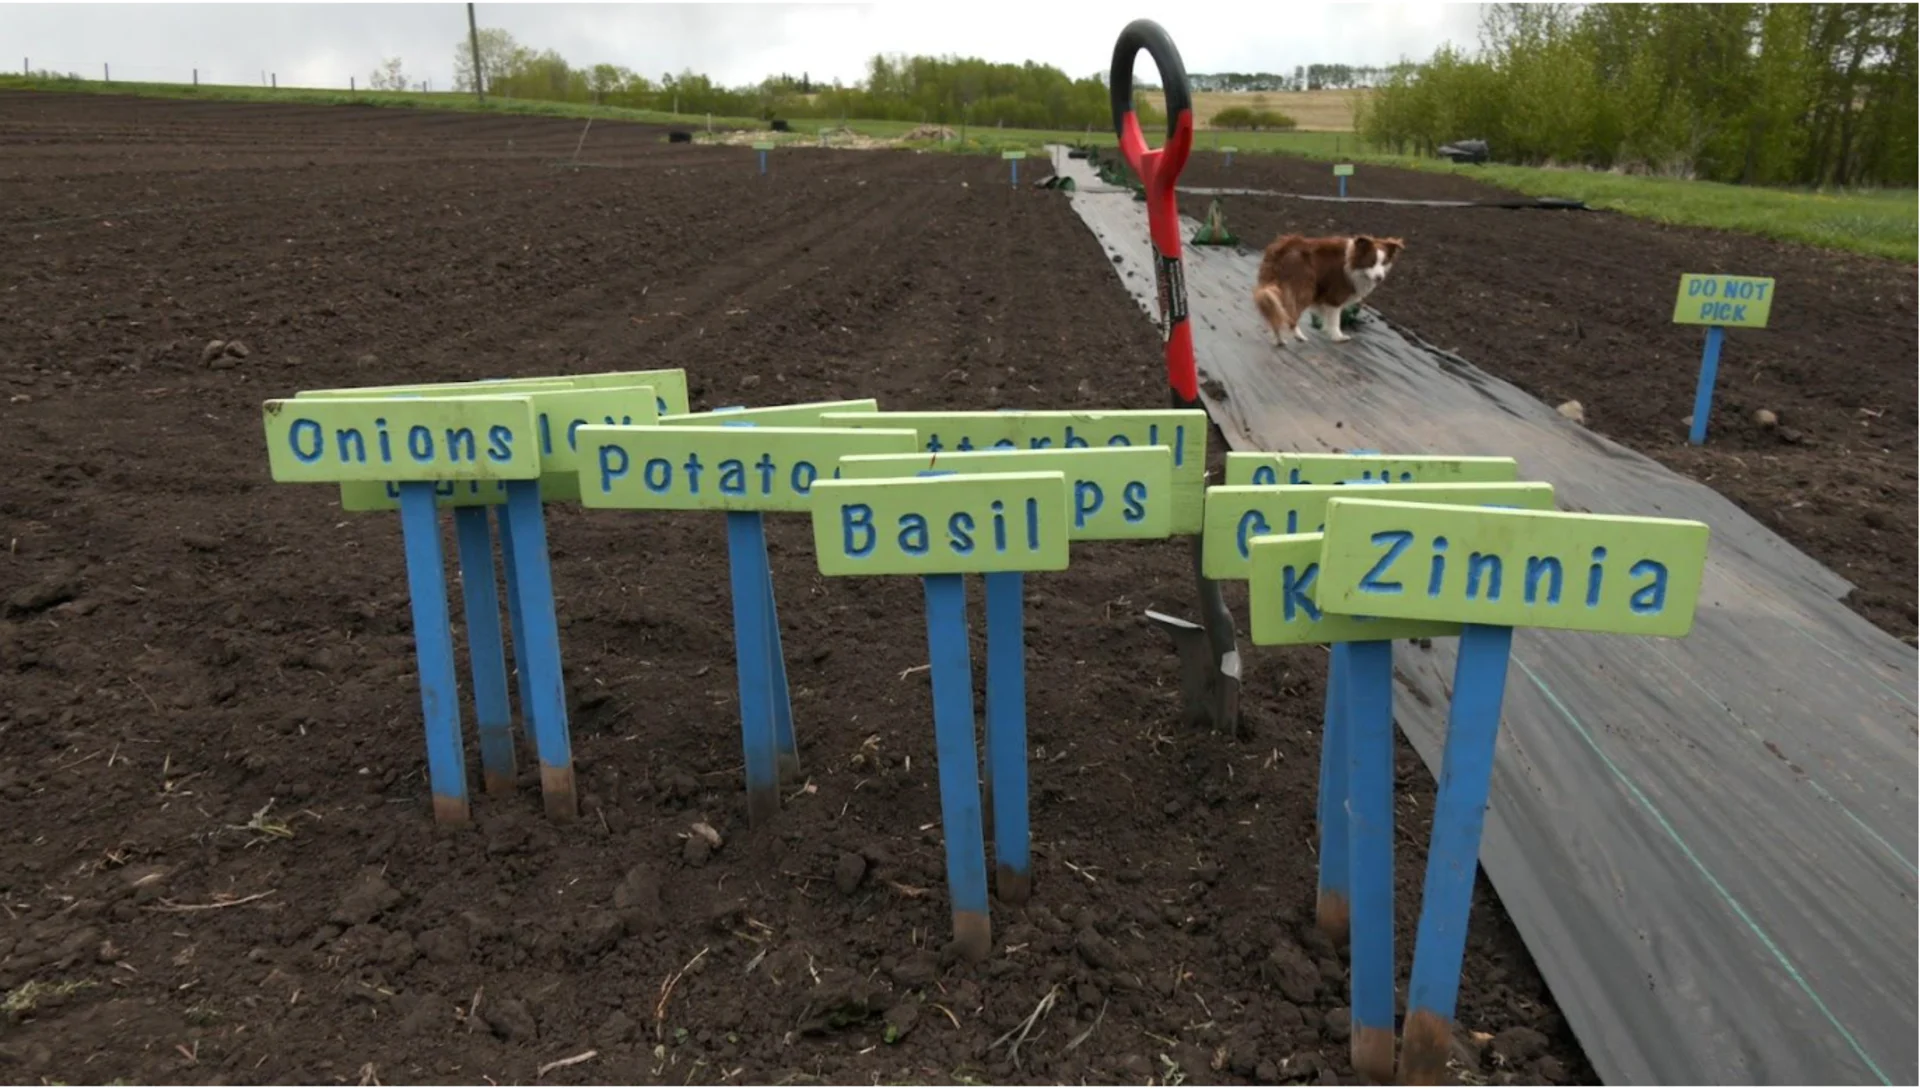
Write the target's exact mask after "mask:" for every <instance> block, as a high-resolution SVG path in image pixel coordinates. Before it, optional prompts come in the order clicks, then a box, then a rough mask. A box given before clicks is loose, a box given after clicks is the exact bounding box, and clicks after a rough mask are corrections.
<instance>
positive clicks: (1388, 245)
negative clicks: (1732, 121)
mask: <svg viewBox="0 0 1920 1089" xmlns="http://www.w3.org/2000/svg"><path fill="white" fill-rule="evenodd" d="M1376 244H1377V245H1378V246H1379V247H1380V249H1381V250H1382V251H1383V252H1385V253H1386V255H1387V263H1388V264H1392V263H1393V262H1394V261H1395V260H1396V259H1398V258H1399V256H1400V251H1401V250H1404V249H1406V248H1407V244H1406V242H1404V241H1403V240H1401V239H1398V238H1382V239H1380V240H1379V241H1378V242H1377V243H1376Z"/></svg>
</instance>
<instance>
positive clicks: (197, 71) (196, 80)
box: [193, 68, 200, 87]
mask: <svg viewBox="0 0 1920 1089" xmlns="http://www.w3.org/2000/svg"><path fill="white" fill-rule="evenodd" d="M193 85H194V86H195V87H198V86H200V69H198V68H195V69H194V70H193Z"/></svg>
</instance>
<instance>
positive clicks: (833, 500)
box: [813, 472, 1068, 575]
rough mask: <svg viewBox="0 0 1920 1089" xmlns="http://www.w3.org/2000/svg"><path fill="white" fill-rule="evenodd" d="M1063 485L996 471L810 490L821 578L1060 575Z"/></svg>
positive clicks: (1059, 476) (1051, 478)
mask: <svg viewBox="0 0 1920 1089" xmlns="http://www.w3.org/2000/svg"><path fill="white" fill-rule="evenodd" d="M1067 510H1068V507H1067V478H1066V475H1065V474H1063V473H1059V472H1052V473H992V474H981V475H978V476H968V475H960V474H955V475H953V476H928V477H918V478H911V479H898V478H895V479H886V480H823V481H821V482H820V483H819V484H817V485H815V486H814V505H813V543H814V550H815V552H816V553H817V554H818V555H819V561H820V573H821V574H823V575H970V574H985V573H988V572H995V571H1064V570H1066V567H1067V540H1068V534H1067V525H1068V514H1067Z"/></svg>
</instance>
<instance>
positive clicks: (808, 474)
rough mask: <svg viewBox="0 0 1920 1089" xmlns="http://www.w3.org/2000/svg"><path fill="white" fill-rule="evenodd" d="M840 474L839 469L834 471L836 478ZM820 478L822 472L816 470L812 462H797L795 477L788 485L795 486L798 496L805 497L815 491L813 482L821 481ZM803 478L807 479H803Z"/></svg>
mask: <svg viewBox="0 0 1920 1089" xmlns="http://www.w3.org/2000/svg"><path fill="white" fill-rule="evenodd" d="M839 472H840V470H838V469H835V470H834V474H835V475H836V476H837V475H839ZM819 476H820V470H818V469H816V468H814V467H813V463H812V462H810V461H796V462H794V463H793V476H792V478H791V479H789V480H788V481H787V483H788V484H791V485H792V486H793V490H794V493H795V494H796V495H805V494H807V493H808V492H810V491H812V490H813V482H814V481H815V480H817V479H819ZM803 477H804V478H805V479H802V478H803Z"/></svg>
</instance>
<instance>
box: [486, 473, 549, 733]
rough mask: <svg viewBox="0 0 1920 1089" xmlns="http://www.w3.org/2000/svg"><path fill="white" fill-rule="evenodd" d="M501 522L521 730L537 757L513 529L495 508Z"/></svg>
mask: <svg viewBox="0 0 1920 1089" xmlns="http://www.w3.org/2000/svg"><path fill="white" fill-rule="evenodd" d="M494 509H495V510H496V511H497V512H498V513H497V515H496V518H497V520H498V521H499V523H500V567H501V570H502V573H503V574H505V575H506V580H507V631H508V634H509V635H511V636H512V637H513V663H514V665H513V679H514V687H515V689H517V690H518V692H519V696H520V723H521V729H523V730H525V731H526V742H527V755H529V756H532V757H534V758H535V759H536V760H537V759H539V755H540V751H539V750H538V749H536V748H535V747H534V744H533V718H532V711H530V710H529V708H531V707H532V706H533V692H532V690H531V689H529V688H528V687H527V677H528V673H527V668H526V665H525V662H526V657H527V629H526V625H525V624H524V623H523V622H522V621H521V619H520V565H519V564H518V563H516V562H515V561H514V556H513V531H512V529H511V527H510V526H509V524H508V521H507V508H506V507H504V506H501V507H496V508H494Z"/></svg>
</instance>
